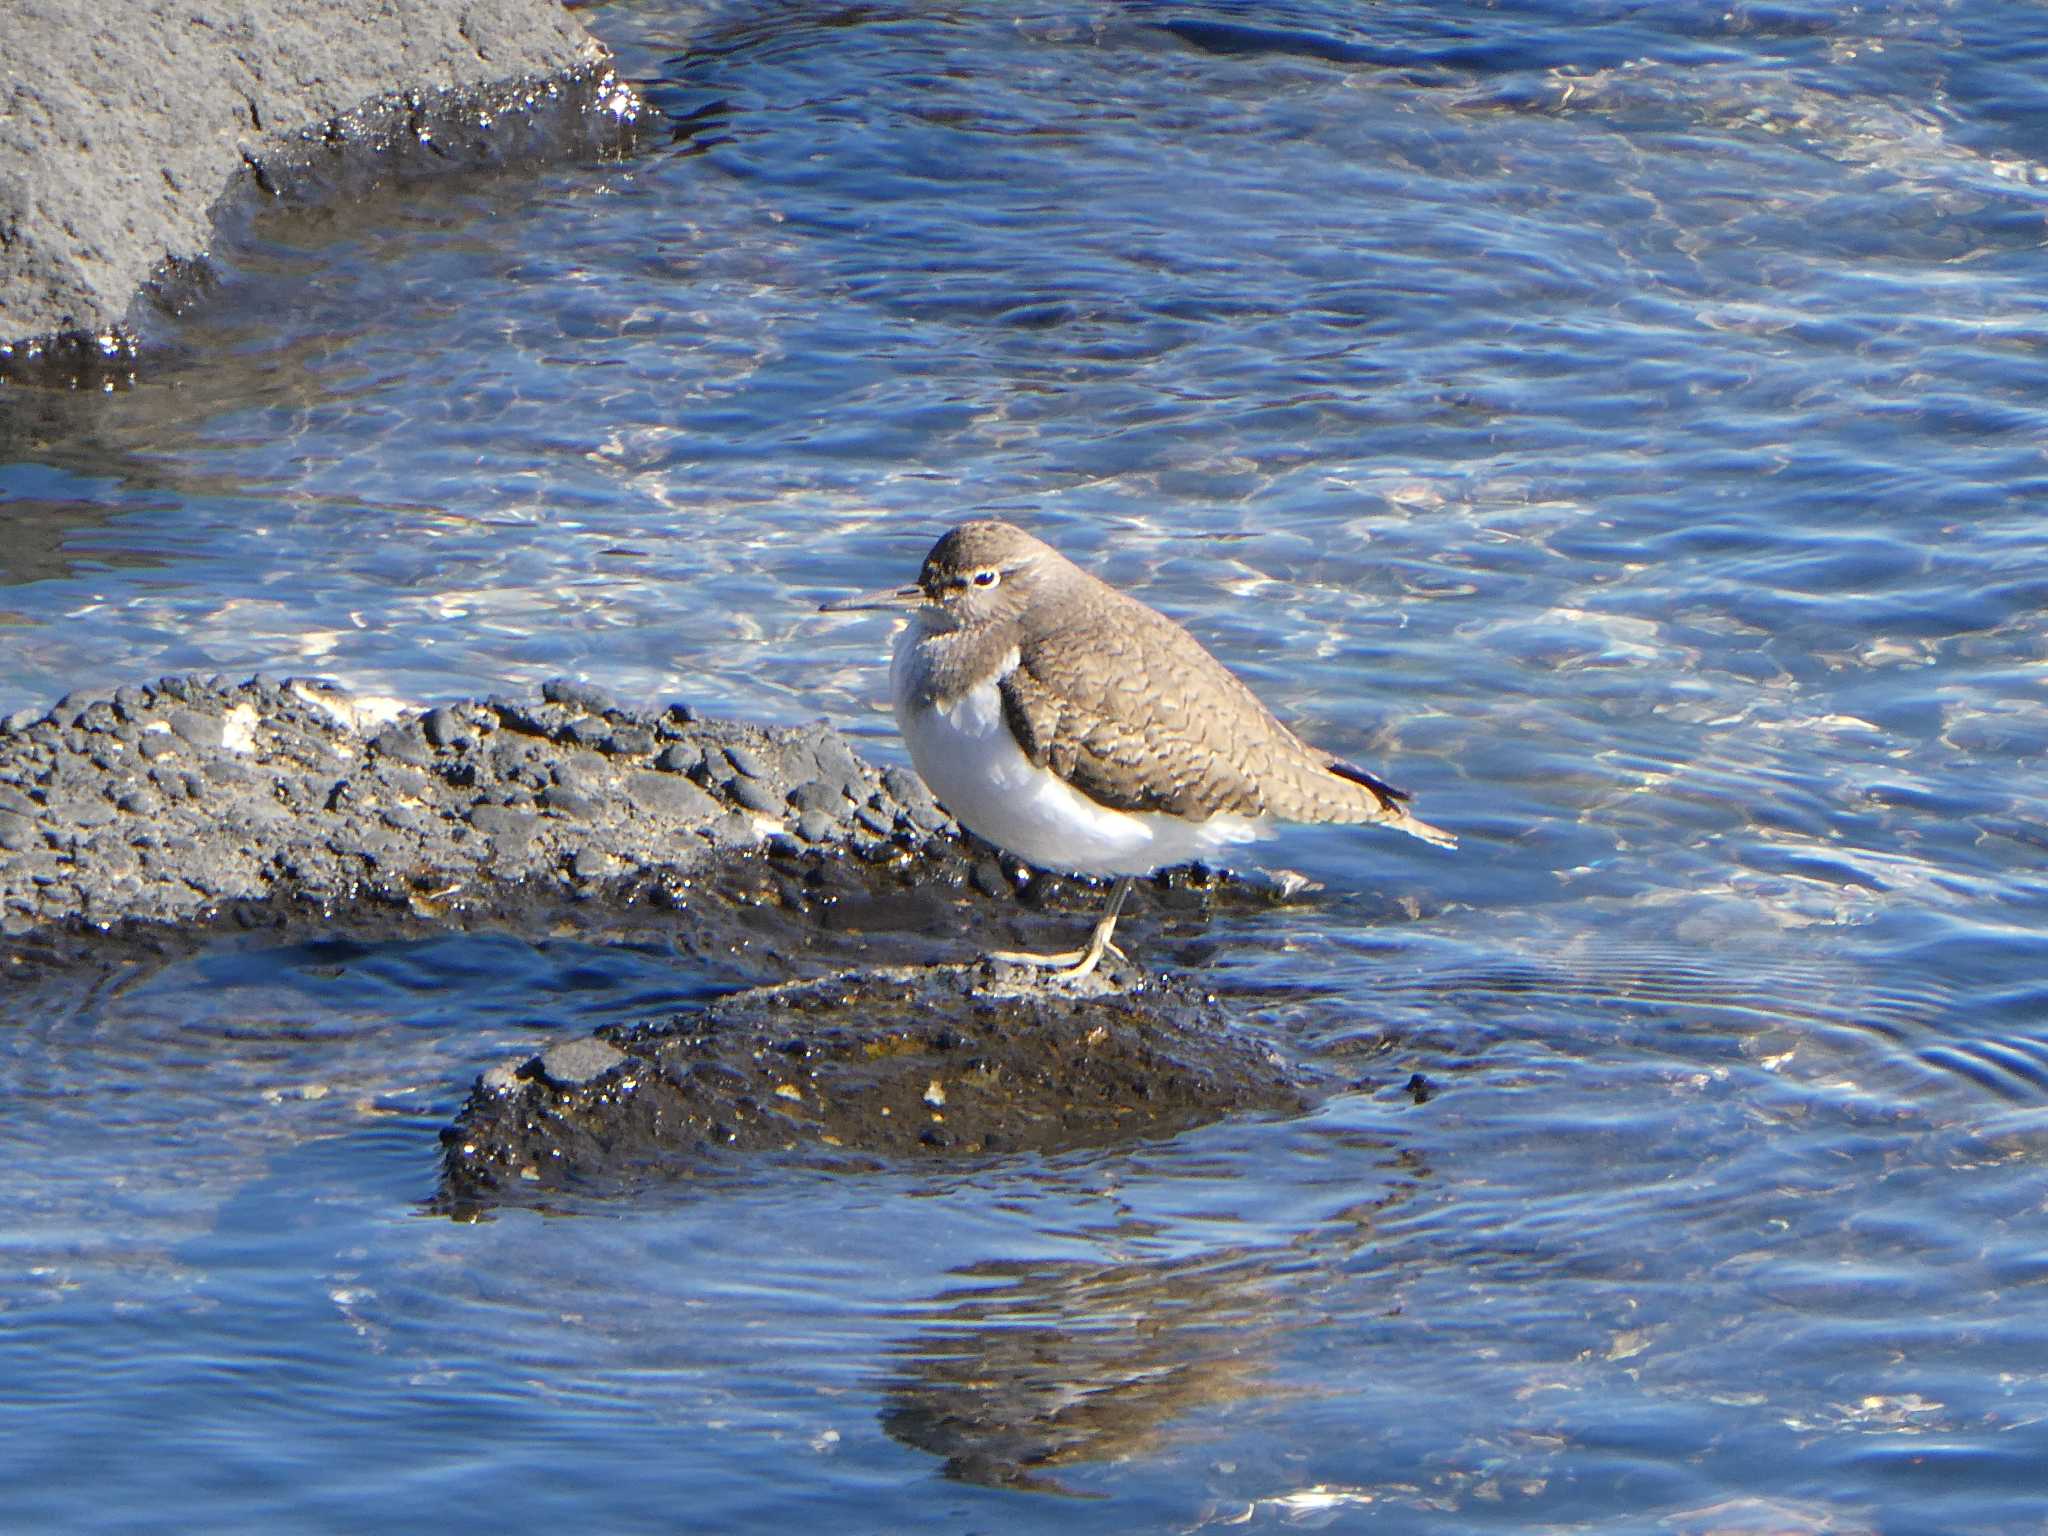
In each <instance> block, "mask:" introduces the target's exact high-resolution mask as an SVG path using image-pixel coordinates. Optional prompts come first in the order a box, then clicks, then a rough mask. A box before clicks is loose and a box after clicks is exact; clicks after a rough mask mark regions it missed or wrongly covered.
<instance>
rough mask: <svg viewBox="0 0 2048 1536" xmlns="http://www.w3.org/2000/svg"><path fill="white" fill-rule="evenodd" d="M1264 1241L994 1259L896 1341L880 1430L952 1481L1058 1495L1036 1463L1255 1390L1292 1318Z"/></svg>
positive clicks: (1152, 1435)
mask: <svg viewBox="0 0 2048 1536" xmlns="http://www.w3.org/2000/svg"><path fill="white" fill-rule="evenodd" d="M1278 1264H1279V1256H1278V1255H1277V1254H1275V1253H1273V1252H1272V1251H1270V1250H1262V1251H1253V1252H1242V1251H1226V1252H1223V1253H1212V1254H1204V1255H1202V1256H1201V1257H1199V1258H1195V1259H1189V1260H1182V1261H1177V1262H1172V1263H1163V1264H1147V1263H1123V1264H1117V1263H1106V1264H1105V1263H1085V1262H1079V1261H1073V1260H1049V1261H1038V1262H1032V1261H1019V1262H992V1263H987V1264H979V1265H974V1266H972V1267H969V1268H967V1269H964V1270H961V1271H959V1273H960V1275H961V1276H962V1278H964V1279H967V1280H971V1281H979V1282H984V1283H983V1284H980V1285H977V1286H975V1287H974V1288H972V1289H965V1288H963V1289H957V1290H949V1291H944V1292H941V1293H940V1294H939V1295H938V1296H937V1297H935V1298H934V1307H935V1309H936V1310H937V1312H938V1314H939V1315H938V1316H936V1317H935V1318H934V1319H933V1320H932V1321H931V1322H930V1323H928V1324H927V1325H926V1326H925V1327H924V1328H922V1329H920V1330H919V1331H918V1332H917V1333H916V1334H914V1335H913V1336H912V1337H910V1338H909V1339H907V1340H905V1341H904V1342H903V1343H902V1344H901V1345H899V1346H898V1347H897V1348H896V1350H895V1351H894V1353H895V1355H896V1356H897V1358H898V1360H899V1361H900V1362H901V1364H902V1374H901V1375H899V1376H896V1377H895V1378H893V1379H891V1380H890V1381H889V1382H888V1383H887V1393H888V1407H887V1408H886V1409H885V1410H884V1411H883V1414H882V1427H883V1429H885V1430H886V1431H887V1432H888V1433H889V1434H890V1435H891V1436H892V1437H893V1438H895V1439H897V1440H899V1441H901V1442H902V1443H903V1444H905V1445H908V1446H912V1447H915V1448H916V1449H918V1450H922V1451H929V1452H930V1453H931V1454H932V1455H934V1456H940V1457H943V1458H945V1463H946V1465H945V1472H946V1475H947V1476H948V1477H951V1478H957V1479H958V1480H960V1481H962V1482H968V1483H980V1484H985V1485H989V1486H1000V1487H1010V1488H1029V1489H1036V1490H1040V1491H1044V1492H1054V1493H1068V1492H1071V1491H1072V1490H1070V1489H1068V1488H1066V1487H1064V1486H1063V1485H1062V1484H1061V1483H1059V1482H1058V1481H1057V1480H1056V1479H1054V1478H1051V1477H1048V1476H1046V1475H1045V1473H1046V1469H1048V1468H1052V1467H1058V1466H1064V1465H1069V1464H1072V1463H1076V1462H1102V1461H1115V1460H1120V1459H1124V1458H1128V1457H1132V1456H1137V1455H1141V1454H1145V1453H1147V1452H1148V1451H1150V1450H1151V1449H1152V1448H1154V1447H1155V1446H1156V1445H1157V1443H1158V1441H1159V1440H1160V1439H1161V1437H1162V1436H1164V1435H1165V1434H1167V1433H1168V1432H1169V1429H1168V1426H1169V1425H1170V1424H1171V1423H1172V1421H1173V1420H1175V1419H1177V1418H1180V1417H1182V1416H1184V1415H1185V1414H1187V1413H1188V1411H1189V1410H1191V1409H1195V1408H1202V1407H1209V1406H1213V1405H1217V1404H1228V1403H1235V1402H1242V1401H1244V1400H1246V1399H1248V1398H1254V1397H1258V1396H1262V1395H1264V1394H1265V1393H1266V1392H1267V1391H1268V1390H1270V1389H1269V1387H1268V1384H1267V1382H1266V1373H1267V1369H1268V1360H1267V1354H1268V1351H1267V1348H1266V1345H1267V1343H1268V1342H1269V1341H1270V1340H1271V1339H1272V1337H1273V1336H1274V1334H1276V1333H1277V1332H1279V1331H1280V1330H1282V1329H1283V1328H1285V1327H1287V1326H1289V1324H1288V1323H1287V1322H1284V1321H1283V1320H1282V1319H1283V1315H1284V1314H1285V1311H1286V1307H1285V1297H1284V1295H1276V1294H1275V1290H1276V1284H1275V1277H1276V1270H1277V1269H1278Z"/></svg>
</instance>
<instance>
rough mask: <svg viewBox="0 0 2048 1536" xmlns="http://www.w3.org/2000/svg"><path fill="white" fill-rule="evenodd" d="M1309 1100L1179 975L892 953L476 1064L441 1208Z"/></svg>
mask: <svg viewBox="0 0 2048 1536" xmlns="http://www.w3.org/2000/svg"><path fill="white" fill-rule="evenodd" d="M1307 1102H1308V1100H1307V1095H1306V1093H1305V1091H1304V1088H1303V1085H1302V1082H1301V1081H1300V1080H1299V1078H1298V1077H1297V1074H1296V1072H1295V1071H1294V1070H1292V1069H1290V1068H1289V1067H1288V1066H1287V1065H1286V1064H1285V1063H1284V1062H1283V1061H1282V1059H1281V1058H1280V1057H1279V1056H1277V1055H1276V1054H1274V1052H1273V1051H1272V1049H1271V1047H1269V1046H1267V1045H1265V1044H1262V1043H1260V1042H1258V1041H1256V1040H1254V1039H1252V1038H1249V1037H1247V1036H1245V1035H1242V1034H1239V1033H1237V1032H1234V1031H1233V1030H1232V1029H1231V1028H1230V1027H1229V1025H1228V1023H1227V1022H1226V1020H1225V1019H1224V1017H1223V1014H1222V1012H1221V1010H1220V1009H1219V1008H1218V1007H1217V1006H1216V1004H1215V1001H1214V1000H1213V999H1209V998H1204V997H1202V996H1200V995H1198V994H1195V993H1193V992H1191V991H1189V990H1188V989H1186V988H1185V987H1183V986H1180V985H1177V984H1160V983H1143V984H1136V985H1133V984H1128V983H1119V982H1115V981H1107V980H1105V981H1100V982H1097V983H1095V984H1093V985H1088V986H1085V987H1082V988H1073V987H1048V986H1047V985H1046V984H1045V983H1044V982H1043V981H1042V980H1040V979H1039V978H1038V977H1037V976H1035V975H1032V974H1030V973H1028V972H1024V971H1021V970H1019V969H1018V968H1015V967H1011V966H1007V965H1002V964H1000V963H994V962H988V961H983V962H981V963H978V964H970V965H942V966H892V967H886V968H880V969H876V970H868V971H861V972H854V973H849V974H845V975H837V976H827V977H823V978H819V979H816V980H811V981H804V982H794V983H786V984H783V985H779V986H767V987H757V988H753V989H751V990H747V991H742V992H737V993H734V994H732V995H730V996H727V997H724V998H721V999H719V1000H718V1001H717V1002H715V1003H712V1004H711V1005H709V1006H708V1007H706V1008H704V1009H702V1010H700V1011H698V1012H695V1013H690V1014H685V1015H682V1016H679V1017H678V1018H676V1019H673V1020H671V1021H669V1022H668V1023H666V1024H660V1025H642V1026H638V1027H635V1028H630V1029H620V1030H604V1031H600V1032H599V1033H598V1034H596V1035H594V1036H587V1037H584V1038H581V1039H572V1040H568V1041H564V1042H563V1043H561V1044H559V1045H557V1046H555V1047H553V1048H552V1049H550V1050H548V1051H546V1052H545V1053H543V1054H542V1055H540V1056H537V1057H534V1058H533V1059H532V1060H530V1061H527V1062H525V1063H524V1064H521V1065H507V1066H503V1067H499V1068H496V1069H494V1070H492V1071H490V1072H487V1073H485V1074H484V1076H483V1077H482V1079H481V1080H480V1081H479V1082H478V1083H477V1086H476V1088H475V1089H474V1090H473V1091H472V1092H471V1094H470V1097H469V1102H468V1103H467V1104H466V1105H465V1106H464V1107H463V1110H462V1113H461V1115H460V1117H459V1118H458V1119H457V1121H456V1123H455V1124H454V1125H453V1126H451V1127H450V1128H449V1129H448V1130H446V1131H444V1132H443V1133H442V1141H443V1143H444V1147H445V1151H444V1157H443V1163H442V1184H441V1192H440V1195H439V1197H438V1199H437V1204H438V1206H439V1207H440V1208H441V1209H444V1210H446V1211H448V1212H449V1213H451V1214H456V1215H469V1214H475V1213H476V1212H478V1211H480V1210H481V1209H483V1208H486V1207H489V1206H492V1205H497V1204H504V1203H508V1202H509V1203H517V1204H542V1205H545V1204H549V1203H551V1202H554V1201H558V1200H560V1199H562V1198H563V1197H564V1196H573V1195H577V1194H614V1193H617V1192H618V1191H620V1190H621V1189H622V1188H631V1187H633V1186H634V1185H636V1184H638V1183H641V1182H643V1181H645V1180H648V1179H650V1178H673V1177H678V1176H690V1175H705V1174H715V1173H717V1172H718V1171H719V1170H720V1169H721V1168H731V1167H733V1166H735V1165H737V1164H738V1163H739V1162H741V1161H743V1160H744V1159H745V1157H746V1156H747V1155H749V1154H753V1155H759V1154H764V1153H766V1154H778V1155H782V1156H787V1157H793V1158H795V1159H796V1160H798V1161H801V1162H804V1163H808V1164H814V1165H823V1166H829V1167H837V1168H855V1169H858V1168H870V1167H876V1166H880V1165H883V1164H904V1163H913V1164H914V1163H917V1162H931V1161H935V1160H939V1159H944V1160H948V1161H957V1160H959V1159H961V1158H979V1159H987V1158H992V1157H997V1156H1003V1155H1007V1154H1013V1153H1052V1152H1066V1151H1071V1150H1075V1149H1077V1148H1084V1147H1101V1146H1109V1145H1114V1144H1118V1143H1123V1142H1130V1141H1134V1140H1139V1139H1143V1138H1152V1137H1164V1136H1169V1135H1172V1134H1173V1133H1175V1132H1177V1131H1182V1130H1186V1129H1188V1128H1190V1127H1192V1126H1195V1125H1201V1124H1206V1123H1208V1122H1210V1121H1213V1120H1217V1119H1220V1118H1221V1117H1223V1116H1224V1115H1228V1114H1235V1113H1241V1112H1245V1111H1262V1112H1278V1113H1296V1112H1299V1111H1300V1110H1302V1109H1303V1108H1305V1107H1306V1105H1307Z"/></svg>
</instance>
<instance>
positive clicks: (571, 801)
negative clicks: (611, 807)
mask: <svg viewBox="0 0 2048 1536" xmlns="http://www.w3.org/2000/svg"><path fill="white" fill-rule="evenodd" d="M540 803H541V804H542V805H544V806H546V807H547V808H548V809H549V810H551V811H554V812H557V813H558V814H560V815H563V816H572V817H575V818H576V819H577V820H579V821H588V820H589V819H590V818H592V817H594V816H595V815H597V813H598V802H597V797H596V796H595V795H591V794H586V793H585V792H584V791H582V790H580V789H571V788H570V787H569V786H568V785H566V784H551V785H549V786H548V787H547V788H546V789H544V790H542V791H541V792H540Z"/></svg>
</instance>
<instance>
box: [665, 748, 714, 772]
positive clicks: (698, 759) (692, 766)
mask: <svg viewBox="0 0 2048 1536" xmlns="http://www.w3.org/2000/svg"><path fill="white" fill-rule="evenodd" d="M654 766H655V767H657V768H659V769H660V770H661V771H662V772H663V773H695V772H696V771H697V770H698V769H700V768H702V767H703V766H704V749H703V748H702V747H700V746H697V745H695V744H694V743H688V742H676V743H675V744H673V745H672V746H667V747H663V748H662V749H661V756H659V757H657V758H656V759H655V760H654Z"/></svg>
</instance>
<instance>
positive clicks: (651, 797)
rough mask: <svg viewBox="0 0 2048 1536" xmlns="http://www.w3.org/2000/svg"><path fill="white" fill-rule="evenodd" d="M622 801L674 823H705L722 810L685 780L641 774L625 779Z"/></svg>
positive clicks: (672, 775)
mask: <svg viewBox="0 0 2048 1536" xmlns="http://www.w3.org/2000/svg"><path fill="white" fill-rule="evenodd" d="M626 798H627V799H628V800H630V801H632V803H633V804H634V805H636V806H637V807H639V808H640V809H641V810H642V811H645V812H647V813H649V814H651V815H656V816H666V817H670V818H673V819H675V820H678V821H692V822H705V821H710V820H712V819H713V818H714V817H716V816H718V815H719V814H720V813H721V811H722V810H723V807H721V806H720V805H719V803H718V802H717V801H716V800H714V799H712V798H711V796H709V795H707V794H705V793H704V791H703V790H701V789H699V788H698V787H697V786H696V785H695V784H692V783H691V782H690V781H689V780H688V779H683V778H677V777H676V776H675V775H674V774H668V773H651V772H646V771H642V772H639V773H629V774H628V775H626Z"/></svg>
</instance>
